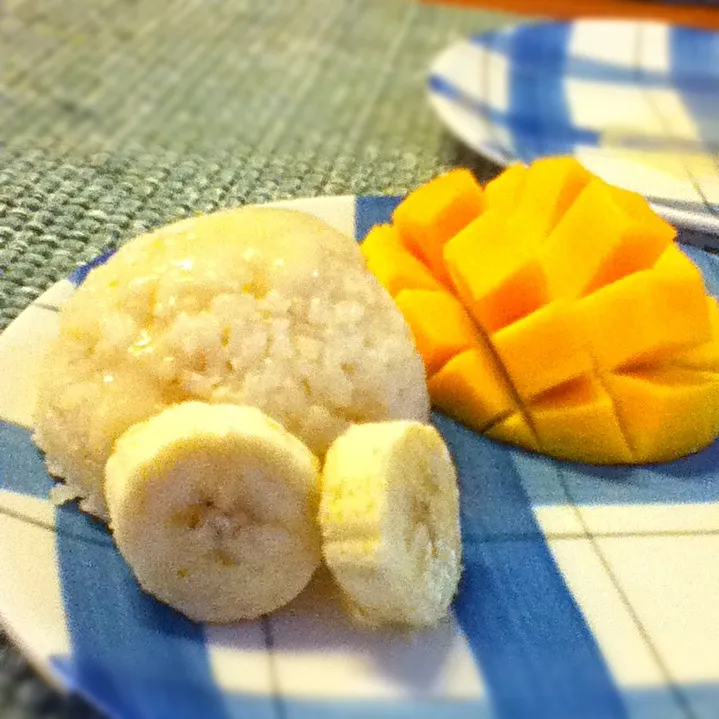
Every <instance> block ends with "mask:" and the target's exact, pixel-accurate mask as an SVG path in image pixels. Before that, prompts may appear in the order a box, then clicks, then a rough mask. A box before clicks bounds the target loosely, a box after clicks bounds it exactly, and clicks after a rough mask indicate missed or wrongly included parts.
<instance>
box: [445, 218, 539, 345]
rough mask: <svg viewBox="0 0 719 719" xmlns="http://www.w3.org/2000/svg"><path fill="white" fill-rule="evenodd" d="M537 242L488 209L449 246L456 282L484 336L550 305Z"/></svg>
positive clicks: (448, 261) (448, 259)
mask: <svg viewBox="0 0 719 719" xmlns="http://www.w3.org/2000/svg"><path fill="white" fill-rule="evenodd" d="M534 242H535V238H534V237H533V236H531V235H529V236H528V235H526V234H525V235H521V234H520V231H519V229H518V228H517V227H516V226H515V225H514V224H512V223H511V222H509V221H507V220H506V219H505V218H504V217H502V215H501V214H500V213H499V212H496V211H494V210H487V211H486V212H485V213H484V214H483V215H481V217H479V218H478V219H476V220H474V222H472V223H471V224H470V225H468V226H467V227H465V229H464V230H462V231H461V232H460V233H458V234H457V235H456V236H455V237H454V239H452V240H450V241H449V242H448V243H447V244H446V246H445V248H444V258H445V262H446V264H447V269H448V270H449V273H450V275H451V277H452V282H453V283H454V286H455V288H456V290H457V292H458V294H459V296H460V298H461V299H462V301H463V302H464V304H465V305H466V307H467V308H468V309H469V311H470V313H471V314H472V316H473V317H474V319H475V320H476V321H477V322H478V323H479V324H480V325H481V326H482V328H483V329H484V331H485V332H487V333H492V332H495V331H497V330H499V329H501V328H502V327H506V326H507V325H509V324H511V323H512V322H515V321H516V320H518V319H521V318H522V317H524V316H526V315H528V314H529V313H530V312H533V311H534V310H537V309H539V308H540V307H542V306H543V305H545V304H546V303H547V302H548V301H549V298H550V296H549V286H548V283H547V277H546V274H545V272H544V268H543V267H542V264H541V262H540V261H539V259H538V257H537V256H536V253H535V251H534Z"/></svg>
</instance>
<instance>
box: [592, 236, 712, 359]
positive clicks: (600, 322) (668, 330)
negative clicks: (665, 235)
mask: <svg viewBox="0 0 719 719" xmlns="http://www.w3.org/2000/svg"><path fill="white" fill-rule="evenodd" d="M578 310H579V313H580V314H581V315H582V317H583V322H584V325H585V327H586V333H587V337H588V338H589V343H590V346H591V351H592V355H593V357H594V359H595V361H596V363H597V366H598V367H599V368H600V369H604V370H609V369H615V368H617V367H621V366H625V365H631V364H637V363H646V362H647V361H648V360H649V359H651V358H652V357H655V358H657V357H660V356H662V355H665V354H667V353H668V352H671V351H676V350H678V349H682V348H688V347H691V346H693V345H696V344H699V343H703V342H706V341H708V340H709V338H710V335H711V326H710V323H709V315H708V311H707V305H706V294H705V291H704V284H703V282H702V279H701V275H700V274H699V273H698V271H697V270H696V268H695V267H694V266H693V265H692V263H691V261H690V260H689V259H688V258H687V257H686V255H684V253H682V252H681V251H680V250H679V249H677V248H676V247H675V246H671V247H669V248H668V249H667V250H666V252H665V253H664V254H663V255H662V257H661V258H660V259H659V260H658V261H657V263H656V266H655V268H653V269H651V270H642V271H641V272H636V273H634V274H632V275H629V276H628V277H624V278H622V279H621V280H618V281H617V282H614V283H613V284H611V285H608V286H607V287H604V288H602V289H601V290H599V291H597V292H595V293H594V294H592V295H590V296H588V297H584V298H583V299H581V300H580V301H579V302H578Z"/></svg>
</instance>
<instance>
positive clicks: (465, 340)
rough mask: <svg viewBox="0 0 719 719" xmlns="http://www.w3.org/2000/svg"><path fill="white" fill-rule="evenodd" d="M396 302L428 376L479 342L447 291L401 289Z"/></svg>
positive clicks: (475, 331) (455, 300)
mask: <svg viewBox="0 0 719 719" xmlns="http://www.w3.org/2000/svg"><path fill="white" fill-rule="evenodd" d="M395 302H396V303H397V307H399V310H400V312H401V313H402V314H403V315H404V318H405V320H407V324H408V325H409V327H410V329H411V330H412V334H413V335H414V341H415V344H416V346H417V350H418V351H419V353H420V354H421V355H422V358H423V359H424V365H425V369H426V370H427V374H428V375H431V374H432V373H434V372H436V371H437V370H438V369H439V368H440V367H441V366H442V365H443V364H445V363H446V362H447V361H448V360H449V359H450V358H452V357H453V356H454V355H456V354H457V353H459V352H462V351H463V350H466V349H469V348H470V347H475V346H477V345H479V344H480V343H481V341H482V339H481V337H480V334H479V331H478V330H477V327H476V326H475V324H474V322H472V319H471V318H470V316H469V315H468V314H467V311H466V310H465V309H464V307H463V306H462V303H461V302H459V301H458V300H457V299H456V298H455V297H453V296H452V295H450V294H449V293H448V292H435V291H431V290H402V291H401V292H399V294H398V295H397V296H396V297H395Z"/></svg>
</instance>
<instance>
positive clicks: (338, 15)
mask: <svg viewBox="0 0 719 719" xmlns="http://www.w3.org/2000/svg"><path fill="white" fill-rule="evenodd" d="M0 8H2V10H0V12H2V16H0V46H2V49H3V50H2V53H3V64H2V65H0V330H1V329H3V328H4V327H6V326H7V325H8V324H9V323H10V322H11V321H12V319H13V318H14V317H16V316H17V315H18V314H19V313H20V312H21V311H22V310H23V309H24V308H25V307H26V306H27V305H28V304H29V303H30V302H31V301H32V300H33V299H35V298H36V297H37V296H38V295H39V294H40V293H41V292H42V291H43V290H45V289H46V288H47V287H49V286H50V285H51V284H52V283H54V282H55V281H57V280H58V279H61V278H62V277H64V276H66V275H67V274H69V272H71V271H72V269H73V268H74V267H76V266H78V265H80V264H83V263H85V262H87V261H89V260H90V259H92V258H93V257H94V256H96V255H97V254H98V253H99V252H100V251H101V250H102V249H105V248H107V247H110V246H117V245H118V244H121V243H122V242H123V241H125V240H127V239H128V238H130V237H132V236H133V235H135V234H137V233H139V232H140V231H142V230H145V229H147V228H151V227H155V226H158V225H161V224H164V223H166V222H169V221H172V220H176V219H179V218H181V217H184V216H187V215H191V214H193V213H195V212H197V211H202V212H206V211H211V210H215V209H218V208H225V207H233V206H237V205H241V204H245V203H253V202H264V201H268V200H275V199H282V198H288V197H302V196H315V195H336V194H348V193H353V194H384V193H402V192H405V191H407V190H409V189H411V188H412V187H414V186H416V185H418V184H419V183H421V182H423V181H425V180H427V179H428V178H430V177H431V176H433V175H435V174H437V173H438V172H440V171H442V170H445V169H447V168H448V167H451V166H454V165H465V166H470V167H472V168H473V169H474V170H475V171H476V172H477V174H478V175H479V176H480V177H481V178H482V179H486V178H488V177H490V176H491V175H493V174H494V173H496V171H497V168H496V167H494V166H493V165H491V164H490V163H488V162H485V161H483V160H481V159H479V158H477V157H476V156H474V155H472V154H471V153H470V152H468V151H466V150H465V149H464V148H463V147H461V146H460V145H458V144H457V143H456V142H455V141H454V140H452V139H451V138H450V137H449V136H448V135H447V134H446V133H445V132H444V130H443V129H442V127H441V126H440V124H439V123H438V121H437V120H436V119H435V117H434V115H433V114H432V112H431V111H430V109H429V107H428V105H427V103H426V102H425V96H424V95H425V90H424V74H425V70H426V67H427V65H428V63H429V61H430V59H431V58H432V56H433V55H434V54H435V53H436V52H438V51H439V50H440V49H441V48H443V47H444V46H446V45H448V44H449V43H451V42H452V41H453V40H455V39H457V38H460V37H462V36H465V35H467V34H469V33H472V32H477V31H481V30H483V29H488V28H491V27H496V26H499V25H501V24H503V23H507V22H511V21H515V20H516V16H511V15H507V14H503V13H497V12H477V11H467V10H458V9H452V8H444V7H434V6H420V5H418V4H415V3H412V2H408V1H407V0H270V1H268V0H223V1H222V2H219V1H218V0H144V1H143V2H141V3H140V2H136V1H135V0H93V2H92V3H87V2H82V1H81V0H5V1H4V4H3V3H0ZM0 715H2V716H3V717H6V718H9V717H13V718H17V719H20V718H21V717H33V718H35V717H73V718H74V717H95V716H97V715H96V713H95V712H94V711H93V710H91V709H90V708H88V707H86V706H84V705H83V704H82V703H81V702H79V701H77V700H74V699H73V700H67V699H65V698H62V697H60V696H58V695H57V694H56V693H55V692H53V691H52V690H51V689H50V688H49V687H47V686H46V685H45V684H44V682H43V681H42V680H40V679H39V678H38V677H37V676H36V675H35V674H34V672H33V671H32V670H31V669H30V668H29V667H28V666H27V664H26V663H25V662H24V660H23V659H22V657H21V656H20V654H19V653H18V652H17V650H16V649H15V648H14V647H13V646H12V645H11V644H10V643H9V642H8V641H7V639H6V638H5V637H4V636H3V635H2V634H0Z"/></svg>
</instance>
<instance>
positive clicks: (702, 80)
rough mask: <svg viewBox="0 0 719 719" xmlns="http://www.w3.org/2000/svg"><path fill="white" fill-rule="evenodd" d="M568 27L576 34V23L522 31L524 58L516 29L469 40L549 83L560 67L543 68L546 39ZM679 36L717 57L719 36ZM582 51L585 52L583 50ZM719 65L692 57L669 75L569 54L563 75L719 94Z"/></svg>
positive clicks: (692, 31) (695, 31) (694, 32)
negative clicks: (516, 52)
mask: <svg viewBox="0 0 719 719" xmlns="http://www.w3.org/2000/svg"><path fill="white" fill-rule="evenodd" d="M558 27H564V28H567V29H568V30H569V32H570V33H571V32H573V30H574V25H573V24H572V23H540V24H536V25H529V26H524V27H523V28H522V33H523V38H524V39H523V44H524V48H525V52H524V53H523V55H522V57H521V58H517V57H516V56H515V55H514V35H515V33H516V32H517V31H516V30H515V29H511V30H509V31H504V32H488V33H481V34H479V35H475V36H473V37H470V38H469V41H470V42H471V43H472V44H473V45H477V46H478V47H480V48H482V49H483V50H486V51H490V52H495V53H497V54H498V55H503V56H505V57H507V58H508V59H510V61H511V62H512V63H515V64H518V65H521V68H522V69H523V70H526V71H528V72H530V73H531V74H533V75H534V76H535V77H536V79H537V82H540V83H541V82H544V81H545V77H544V75H545V74H549V73H555V72H557V68H556V66H553V65H552V64H549V66H545V65H544V64H543V59H542V58H543V54H542V53H543V52H544V43H545V42H546V38H547V37H548V36H549V35H550V34H551V33H553V32H555V31H556V28H558ZM677 29H678V30H679V32H686V33H687V38H688V40H689V42H688V43H687V45H688V46H689V45H690V44H691V43H696V44H697V46H699V45H701V46H703V47H705V48H708V49H709V51H710V52H713V53H716V46H717V43H719V34H717V33H713V32H710V31H705V30H698V29H688V28H687V29H684V28H677ZM580 51H581V49H580ZM717 67H719V64H717V61H716V60H714V61H713V64H703V63H702V62H700V61H698V60H697V59H696V58H691V57H688V58H686V61H685V60H684V59H683V61H682V62H681V63H676V64H675V66H674V71H673V72H672V73H667V72H665V71H663V70H651V69H649V68H642V67H636V66H634V65H620V64H617V63H614V64H610V63H606V62H602V61H601V60H595V59H592V58H589V57H581V56H576V55H571V54H567V56H566V58H565V60H564V62H563V63H562V66H561V74H562V76H563V77H564V79H565V80H587V81H589V82H596V83H606V84H611V85H630V86H640V87H642V88H649V89H651V88H660V89H661V88H671V87H674V86H675V85H676V84H677V83H679V84H681V85H682V86H683V87H687V88H693V89H697V90H699V91H702V90H704V91H706V92H711V91H712V90H714V91H716V90H717V85H719V71H717Z"/></svg>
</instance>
